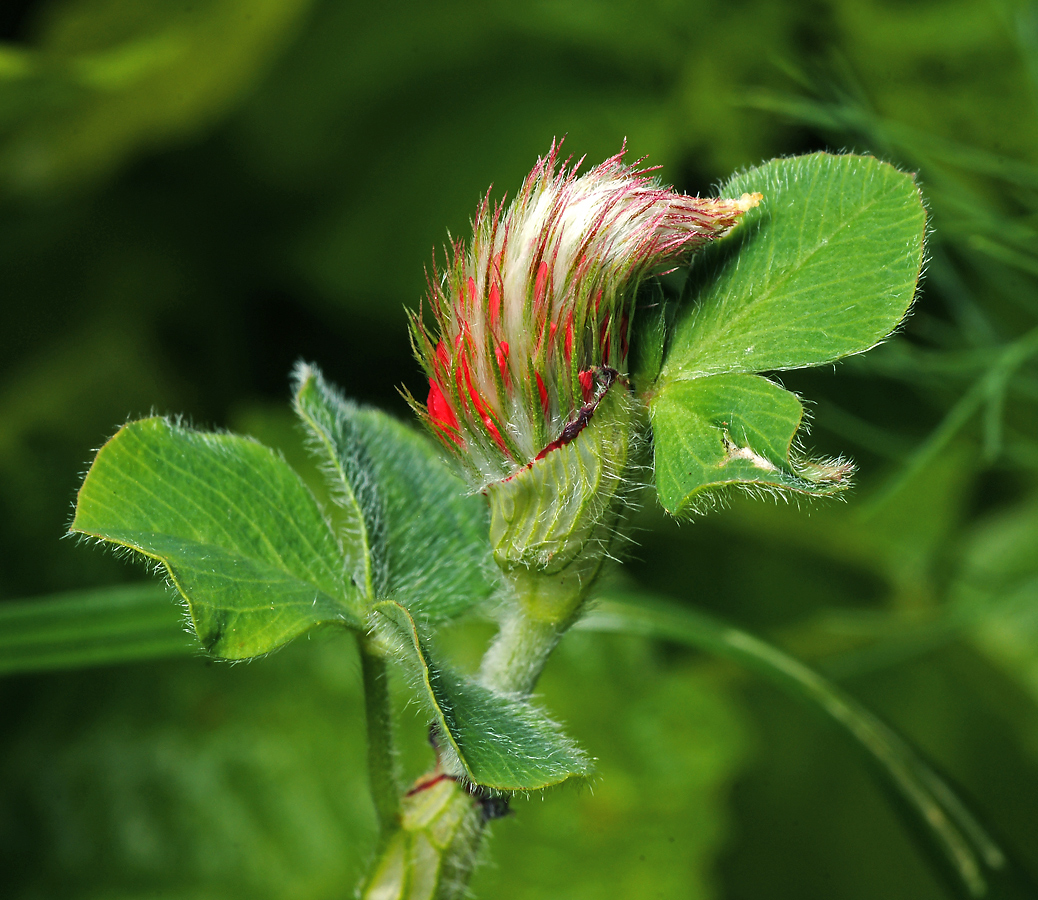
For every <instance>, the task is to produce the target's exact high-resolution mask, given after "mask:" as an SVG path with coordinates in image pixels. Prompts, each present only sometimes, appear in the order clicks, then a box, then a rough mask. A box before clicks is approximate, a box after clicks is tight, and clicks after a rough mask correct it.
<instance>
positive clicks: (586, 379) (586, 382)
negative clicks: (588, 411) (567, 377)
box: [577, 369, 595, 403]
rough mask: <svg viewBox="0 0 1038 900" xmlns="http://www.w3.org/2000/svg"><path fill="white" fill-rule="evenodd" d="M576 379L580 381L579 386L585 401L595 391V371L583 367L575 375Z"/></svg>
mask: <svg viewBox="0 0 1038 900" xmlns="http://www.w3.org/2000/svg"><path fill="white" fill-rule="evenodd" d="M577 379H578V380H579V381H580V388H581V390H582V391H583V392H584V402H585V403H587V402H588V400H590V399H591V395H592V394H593V393H594V391H595V373H594V372H593V371H592V370H591V369H585V370H584V371H583V372H581V373H580V374H579V375H577Z"/></svg>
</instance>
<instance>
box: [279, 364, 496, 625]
mask: <svg viewBox="0 0 1038 900" xmlns="http://www.w3.org/2000/svg"><path fill="white" fill-rule="evenodd" d="M295 382H296V401H295V403H296V411H297V413H298V414H299V415H300V417H301V418H302V419H303V421H304V423H305V424H306V425H307V427H308V428H309V429H310V431H311V432H312V434H313V436H314V438H315V440H316V449H317V452H318V454H319V456H320V458H321V459H322V461H323V463H324V464H325V467H326V471H327V474H328V476H329V478H330V480H331V482H332V491H333V496H334V497H335V499H336V501H337V503H338V505H339V506H340V507H341V508H342V510H343V512H344V516H345V519H344V522H343V526H342V528H343V538H344V542H347V543H350V544H351V545H352V542H354V541H357V542H363V546H364V549H365V554H364V560H363V561H356V560H351V562H350V565H351V568H352V571H353V572H354V578H355V579H356V580H357V583H358V586H359V587H360V588H361V590H363V591H364V592H365V593H367V594H368V595H369V596H370V597H371V599H372V600H374V599H385V598H392V599H394V600H397V601H399V602H400V603H402V604H403V605H404V606H406V607H407V608H408V610H409V611H410V613H411V614H412V615H414V616H416V617H418V618H419V619H422V620H430V621H438V620H442V619H447V618H451V617H452V616H456V615H458V614H460V613H462V612H464V611H465V610H467V609H469V608H470V607H471V606H473V605H474V604H476V603H478V602H479V601H481V600H485V599H486V598H487V597H488V596H489V595H490V593H491V592H492V591H493V590H494V587H495V585H494V582H493V580H492V578H491V574H490V572H491V561H490V544H489V542H488V540H487V533H488V528H489V523H488V516H487V507H486V503H485V501H484V500H483V499H482V498H481V497H478V496H475V495H472V494H469V493H467V492H466V489H465V485H464V483H463V482H462V481H461V479H460V478H458V476H457V475H455V474H454V473H453V472H452V471H451V470H450V468H449V467H448V465H447V463H446V462H445V461H444V460H443V459H442V458H441V457H440V455H439V453H438V451H437V450H436V448H435V447H434V446H433V444H432V442H431V441H429V440H428V439H427V438H426V437H425V436H424V435H422V434H419V433H418V432H416V431H415V430H414V429H412V428H408V427H406V426H405V425H403V424H401V423H400V422H397V421H395V420H394V419H392V418H391V417H389V416H387V415H386V414H385V413H383V412H379V411H378V410H376V409H370V408H367V409H365V408H362V407H359V406H357V404H355V403H351V402H350V401H348V400H346V399H345V398H344V397H343V396H342V395H341V394H340V393H339V392H338V391H336V390H335V389H334V388H332V387H331V386H330V385H329V384H328V383H327V382H326V381H325V380H324V378H323V377H322V376H321V374H320V372H318V371H317V370H316V369H314V368H312V367H310V366H305V365H304V366H300V367H299V368H298V369H297V370H296V374H295Z"/></svg>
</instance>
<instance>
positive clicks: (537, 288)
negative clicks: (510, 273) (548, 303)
mask: <svg viewBox="0 0 1038 900" xmlns="http://www.w3.org/2000/svg"><path fill="white" fill-rule="evenodd" d="M547 286H548V263H547V262H545V261H544V260H543V259H542V260H541V264H540V265H539V266H538V267H537V280H536V281H535V282H534V285H533V305H534V308H535V309H536V308H538V307H539V306H541V304H542V303H544V291H545V289H546V288H547Z"/></svg>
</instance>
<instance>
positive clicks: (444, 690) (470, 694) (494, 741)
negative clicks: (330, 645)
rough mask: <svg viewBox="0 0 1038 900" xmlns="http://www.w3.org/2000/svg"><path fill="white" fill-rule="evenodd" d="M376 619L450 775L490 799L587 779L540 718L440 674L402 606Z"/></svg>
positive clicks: (572, 750) (385, 609)
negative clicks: (429, 715) (420, 698)
mask: <svg viewBox="0 0 1038 900" xmlns="http://www.w3.org/2000/svg"><path fill="white" fill-rule="evenodd" d="M375 617H376V619H375V622H376V628H377V629H378V630H379V631H380V632H381V633H382V634H383V635H384V636H385V637H386V638H388V640H389V642H390V643H391V644H392V645H393V646H394V649H395V650H396V651H397V652H398V654H399V656H400V658H401V660H402V661H403V662H404V664H405V665H406V666H407V667H408V668H409V669H411V670H412V672H413V674H414V676H415V678H416V681H417V682H418V685H417V686H418V688H419V693H421V694H424V696H425V699H426V700H427V701H428V703H429V705H430V708H431V710H432V712H433V714H434V715H435V719H436V724H437V726H438V729H439V734H440V738H441V741H442V742H443V746H441V747H440V754H441V762H442V763H443V765H444V768H445V769H446V770H447V771H448V772H449V773H450V774H452V775H455V776H458V777H463V778H465V779H467V780H468V781H471V782H472V783H473V784H477V785H479V786H480V787H485V788H489V789H491V790H495V791H533V790H538V789H540V788H545V787H549V786H551V785H553V784H558V783H559V782H562V781H565V780H567V779H568V778H572V777H574V776H586V775H588V774H589V773H590V771H591V763H590V760H588V758H587V756H586V755H585V754H584V752H583V751H582V750H580V749H579V748H578V747H577V746H576V745H575V744H573V743H572V741H570V740H569V738H567V737H566V736H565V735H563V734H562V733H561V732H560V731H559V729H558V728H557V727H556V726H555V724H554V723H552V722H551V721H550V720H549V719H548V718H546V717H545V715H544V714H543V713H542V712H540V711H539V710H537V709H536V708H534V707H533V706H531V705H530V704H529V703H526V702H525V701H521V700H515V699H512V698H511V697H508V696H506V695H503V694H498V693H495V692H494V691H491V690H489V689H487V688H485V687H482V686H481V685H478V684H475V683H474V682H471V681H468V680H466V679H464V678H463V677H462V676H460V675H458V674H457V673H455V672H453V671H451V670H450V669H447V668H441V667H439V666H437V665H436V664H435V663H434V662H433V661H432V660H431V659H430V657H429V652H428V648H427V646H426V643H425V640H424V638H423V637H422V636H421V635H420V633H419V631H418V628H417V627H416V626H415V622H414V619H413V618H412V617H411V615H410V614H409V613H408V611H407V610H406V609H405V608H404V607H403V606H401V605H400V604H399V603H393V602H391V601H387V602H383V603H379V604H378V605H377V606H376V607H375Z"/></svg>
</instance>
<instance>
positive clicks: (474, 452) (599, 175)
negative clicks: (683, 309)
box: [412, 143, 759, 487]
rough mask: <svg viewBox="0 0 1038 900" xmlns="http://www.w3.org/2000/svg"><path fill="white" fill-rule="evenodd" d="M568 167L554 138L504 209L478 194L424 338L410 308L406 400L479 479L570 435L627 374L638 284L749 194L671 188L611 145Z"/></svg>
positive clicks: (723, 230)
mask: <svg viewBox="0 0 1038 900" xmlns="http://www.w3.org/2000/svg"><path fill="white" fill-rule="evenodd" d="M578 166H579V163H578V164H577V165H576V166H573V167H571V168H567V163H561V164H560V160H559V146H558V145H557V144H554V143H553V145H552V147H551V150H550V151H549V153H548V155H547V156H545V157H543V158H541V159H539V160H538V161H537V164H536V165H535V166H534V168H533V171H532V172H531V173H530V174H529V175H528V176H527V178H526V181H525V183H524V184H523V187H522V189H521V190H520V192H519V195H518V197H516V199H515V200H514V201H513V202H512V204H511V205H510V206H509V207H508V208H507V210H505V209H504V204H503V203H502V204H499V205H497V206H494V207H492V206H491V203H490V198H489V194H488V195H487V197H486V198H485V199H484V200H483V202H482V204H481V205H480V207H479V209H478V210H477V212H476V217H475V220H474V222H473V238H472V241H471V242H470V243H468V244H467V245H466V244H464V243H463V242H457V243H456V244H455V245H454V247H453V258H452V259H450V260H449V263H448V266H447V269H446V271H444V272H443V273H439V272H437V271H436V270H435V269H434V273H433V278H431V279H430V284H429V302H430V306H431V308H432V314H433V317H434V319H435V323H436V332H435V334H434V335H431V334H430V333H429V331H428V330H427V328H426V326H425V324H424V322H423V321H422V319H421V317H420V316H413V317H412V336H413V341H414V345H415V350H416V353H417V355H418V358H419V360H420V361H421V363H422V365H423V367H424V369H425V371H426V374H427V375H428V377H429V397H428V401H427V403H426V404H425V406H424V407H423V406H421V405H419V404H415V406H416V408H417V410H418V412H419V414H420V416H421V417H422V418H423V419H424V421H425V422H426V424H427V425H428V426H429V427H430V429H431V430H432V432H433V433H434V434H436V435H437V436H438V437H439V438H440V440H441V441H442V442H443V444H444V446H446V447H447V449H448V450H449V451H451V453H452V454H453V455H455V456H457V457H458V458H459V459H460V460H461V461H462V462H463V464H464V465H465V467H466V469H467V470H468V471H469V473H470V474H471V476H472V479H473V481H474V482H475V483H476V484H477V485H478V486H479V487H485V486H486V485H487V484H489V483H491V482H493V481H498V480H501V479H505V478H508V477H509V476H512V475H515V474H516V472H518V471H519V470H520V469H522V468H523V467H525V466H527V465H528V464H530V463H531V462H533V461H536V460H538V459H541V458H543V457H544V455H545V454H546V453H547V452H549V451H550V450H551V449H555V448H556V447H558V446H560V445H561V443H565V442H568V441H567V439H568V440H572V438H573V437H575V436H576V433H578V432H579V430H580V428H582V427H583V426H584V425H586V424H587V420H589V419H590V417H591V416H592V415H593V411H594V406H595V405H596V402H597V401H598V400H600V399H601V396H602V395H603V394H604V392H605V391H606V390H608V389H609V388H610V387H611V386H612V384H613V383H614V382H615V381H616V379H617V376H618V375H623V374H625V373H626V366H627V355H628V342H629V337H630V330H631V325H632V314H633V300H634V296H635V293H636V291H637V288H638V285H639V283H640V282H641V281H642V280H643V279H644V278H645V277H646V276H647V275H649V274H650V273H652V272H654V271H659V270H660V269H661V268H665V267H667V266H673V265H674V264H675V263H678V262H681V261H683V260H685V259H687V258H688V257H689V256H690V255H691V253H692V251H694V250H695V249H696V248H698V247H700V246H702V245H703V244H705V243H706V242H707V241H709V240H711V239H713V238H716V237H720V236H722V235H724V234H727V233H728V231H730V230H731V228H732V227H733V226H734V225H735V224H736V222H737V221H738V220H739V217H740V216H741V215H742V214H743V213H744V212H745V211H746V210H747V209H749V208H751V207H752V206H755V205H756V204H757V202H758V200H759V195H749V194H746V195H743V196H742V197H741V198H739V199H737V200H715V199H701V198H699V197H688V196H685V195H683V194H678V193H675V192H674V191H672V190H670V189H668V188H666V187H662V186H661V185H659V184H658V183H657V182H656V181H655V180H654V179H653V178H651V177H650V175H649V172H650V171H651V170H649V169H640V168H637V166H636V165H635V166H629V165H626V164H624V162H623V153H619V154H617V155H616V156H614V157H612V158H610V159H607V160H606V161H605V162H603V163H601V164H600V165H598V166H595V168H593V169H591V170H590V171H589V172H587V173H586V174H584V175H577V168H578Z"/></svg>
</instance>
